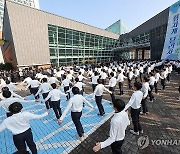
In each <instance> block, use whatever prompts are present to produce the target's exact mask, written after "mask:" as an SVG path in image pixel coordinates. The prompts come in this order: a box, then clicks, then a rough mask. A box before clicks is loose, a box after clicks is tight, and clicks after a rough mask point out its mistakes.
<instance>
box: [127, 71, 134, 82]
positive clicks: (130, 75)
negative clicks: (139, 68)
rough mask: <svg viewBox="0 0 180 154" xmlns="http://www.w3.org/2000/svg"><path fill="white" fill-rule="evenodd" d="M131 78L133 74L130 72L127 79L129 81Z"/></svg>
mask: <svg viewBox="0 0 180 154" xmlns="http://www.w3.org/2000/svg"><path fill="white" fill-rule="evenodd" d="M133 76H134V73H133V72H132V71H130V72H129V74H128V78H129V79H130V80H131V79H132V77H133Z"/></svg>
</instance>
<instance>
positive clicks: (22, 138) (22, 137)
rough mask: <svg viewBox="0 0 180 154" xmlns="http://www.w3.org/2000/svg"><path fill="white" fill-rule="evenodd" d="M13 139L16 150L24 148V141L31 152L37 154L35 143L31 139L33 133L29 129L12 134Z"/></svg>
mask: <svg viewBox="0 0 180 154" xmlns="http://www.w3.org/2000/svg"><path fill="white" fill-rule="evenodd" d="M13 141H14V145H15V147H16V148H17V150H18V151H20V150H26V143H27V145H28V147H29V149H30V150H31V152H32V154H37V149H36V144H35V143H34V141H33V135H32V132H31V129H28V130H27V131H25V132H23V133H21V134H18V135H13Z"/></svg>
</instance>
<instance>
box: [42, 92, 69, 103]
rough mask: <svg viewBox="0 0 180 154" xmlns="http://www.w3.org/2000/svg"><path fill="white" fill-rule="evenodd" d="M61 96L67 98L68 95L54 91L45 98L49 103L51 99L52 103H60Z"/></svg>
mask: <svg viewBox="0 0 180 154" xmlns="http://www.w3.org/2000/svg"><path fill="white" fill-rule="evenodd" d="M61 96H66V94H65V93H62V92H61V91H60V90H58V89H53V90H51V91H50V92H49V94H48V96H47V97H46V98H45V101H47V100H48V99H49V98H51V101H59V100H60V97H61Z"/></svg>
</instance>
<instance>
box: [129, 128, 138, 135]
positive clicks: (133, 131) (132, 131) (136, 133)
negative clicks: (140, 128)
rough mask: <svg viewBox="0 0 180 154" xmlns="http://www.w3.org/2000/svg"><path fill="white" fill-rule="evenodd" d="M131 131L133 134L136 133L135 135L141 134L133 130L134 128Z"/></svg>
mask: <svg viewBox="0 0 180 154" xmlns="http://www.w3.org/2000/svg"><path fill="white" fill-rule="evenodd" d="M130 133H131V134H134V135H139V132H135V131H134V130H132V129H131V130H130Z"/></svg>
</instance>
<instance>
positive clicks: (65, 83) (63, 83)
mask: <svg viewBox="0 0 180 154" xmlns="http://www.w3.org/2000/svg"><path fill="white" fill-rule="evenodd" d="M70 83H71V81H70V80H69V79H64V80H63V81H62V83H61V86H63V87H69V84H70Z"/></svg>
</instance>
